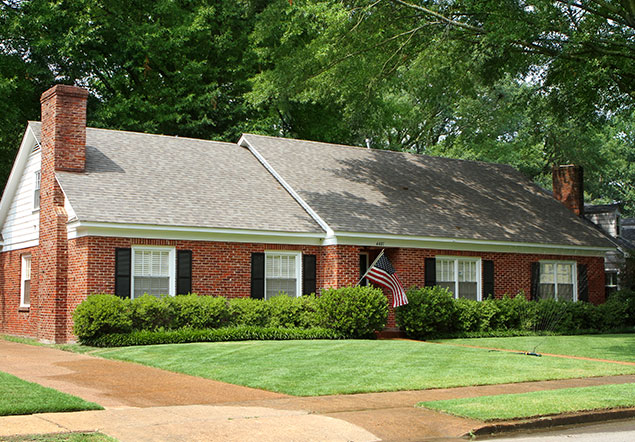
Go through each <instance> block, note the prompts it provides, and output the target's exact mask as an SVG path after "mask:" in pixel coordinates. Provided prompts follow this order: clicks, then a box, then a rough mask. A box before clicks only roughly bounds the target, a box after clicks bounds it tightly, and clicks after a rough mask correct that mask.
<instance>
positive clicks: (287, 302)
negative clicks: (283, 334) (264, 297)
mask: <svg viewBox="0 0 635 442" xmlns="http://www.w3.org/2000/svg"><path fill="white" fill-rule="evenodd" d="M266 303H267V305H268V307H269V309H268V310H269V312H268V313H269V318H268V321H267V327H285V328H289V327H300V328H310V327H316V326H317V324H318V321H317V316H316V314H315V310H316V305H317V304H316V303H317V298H316V297H315V295H311V296H302V297H300V298H290V297H289V296H287V295H285V294H281V295H278V296H274V297H273V298H271V299H269V300H268V301H267V302H266Z"/></svg>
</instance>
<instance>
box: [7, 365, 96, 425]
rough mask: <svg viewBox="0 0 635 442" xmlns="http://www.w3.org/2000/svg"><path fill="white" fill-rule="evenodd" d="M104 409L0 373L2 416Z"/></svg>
mask: <svg viewBox="0 0 635 442" xmlns="http://www.w3.org/2000/svg"><path fill="white" fill-rule="evenodd" d="M102 409H103V408H102V407H101V406H99V405H97V404H94V403H92V402H86V401H84V400H83V399H80V398H78V397H75V396H71V395H69V394H66V393H61V392H59V391H57V390H53V389H52V388H46V387H42V386H41V385H39V384H34V383H32V382H26V381H23V380H22V379H19V378H17V377H15V376H13V375H10V374H8V373H4V372H0V416H8V415H13V414H32V413H48V412H57V411H79V410H102Z"/></svg>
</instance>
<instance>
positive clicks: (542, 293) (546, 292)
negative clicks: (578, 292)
mask: <svg viewBox="0 0 635 442" xmlns="http://www.w3.org/2000/svg"><path fill="white" fill-rule="evenodd" d="M554 296H555V286H554V285H553V284H539V285H538V299H554Z"/></svg>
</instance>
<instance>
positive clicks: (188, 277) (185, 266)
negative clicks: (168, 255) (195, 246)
mask: <svg viewBox="0 0 635 442" xmlns="http://www.w3.org/2000/svg"><path fill="white" fill-rule="evenodd" d="M191 292H192V251H191V250H177V252H176V294H177V295H186V294H188V293H191Z"/></svg>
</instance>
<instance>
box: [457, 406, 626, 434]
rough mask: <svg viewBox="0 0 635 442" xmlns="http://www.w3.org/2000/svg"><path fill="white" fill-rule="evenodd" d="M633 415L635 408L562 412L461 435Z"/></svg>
mask: <svg viewBox="0 0 635 442" xmlns="http://www.w3.org/2000/svg"><path fill="white" fill-rule="evenodd" d="M634 417H635V408H625V409H616V410H602V411H587V412H580V413H575V414H563V415H555V416H544V417H540V418H536V419H531V420H523V421H508V422H500V423H495V424H489V425H484V426H482V427H479V428H475V429H473V430H472V431H470V432H469V433H466V434H464V435H463V437H464V438H465V437H474V436H476V437H479V436H494V435H499V434H504V433H513V432H518V431H522V430H538V429H542V428H551V427H559V426H566V425H577V424H587V423H595V422H606V421H611V420H619V419H631V418H634Z"/></svg>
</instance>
